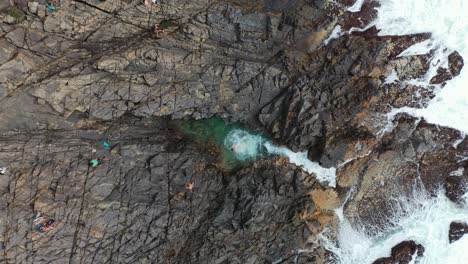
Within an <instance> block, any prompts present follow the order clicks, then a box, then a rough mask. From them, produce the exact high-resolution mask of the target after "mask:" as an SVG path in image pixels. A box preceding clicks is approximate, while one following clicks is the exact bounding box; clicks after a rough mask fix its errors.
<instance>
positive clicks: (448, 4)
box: [372, 0, 468, 132]
mask: <svg viewBox="0 0 468 264" xmlns="http://www.w3.org/2000/svg"><path fill="white" fill-rule="evenodd" d="M380 4H381V6H380V7H379V8H377V10H378V17H377V19H376V21H375V22H373V23H372V24H373V25H376V26H377V28H378V29H380V30H381V31H380V33H379V35H407V34H415V33H431V34H432V38H431V39H430V40H426V41H424V42H422V43H419V44H416V45H414V46H413V47H410V48H409V49H408V50H406V51H404V52H403V53H402V54H401V56H407V55H411V54H425V53H427V52H428V51H429V50H433V51H434V55H433V57H432V60H431V68H430V70H429V72H428V74H427V75H426V76H425V78H423V80H417V81H418V82H419V83H420V84H423V85H429V80H430V79H431V78H432V77H433V76H434V75H435V74H436V71H437V69H438V68H439V67H447V65H448V62H447V61H448V59H447V57H448V55H449V54H450V53H451V52H453V51H458V52H459V53H460V55H461V56H462V57H463V58H464V59H465V61H466V59H467V58H468V16H467V15H466V14H467V12H468V1H466V0H444V1H443V0H412V1H399V0H385V1H380ZM466 113H468V69H467V67H464V68H463V69H462V72H461V74H460V75H459V76H458V77H456V78H454V79H453V80H451V81H449V82H448V83H447V85H446V86H445V87H444V88H443V89H441V90H440V92H438V93H437V95H436V96H435V98H433V99H432V100H431V101H430V103H429V105H428V107H427V108H423V109H415V110H414V111H412V114H413V115H415V116H420V117H424V118H425V119H426V120H427V121H428V122H430V123H434V124H438V125H442V126H447V127H452V128H455V129H458V130H460V131H463V132H468V122H467V121H466V120H467V118H466V117H465V115H466Z"/></svg>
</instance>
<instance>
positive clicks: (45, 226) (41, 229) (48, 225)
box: [36, 219, 55, 234]
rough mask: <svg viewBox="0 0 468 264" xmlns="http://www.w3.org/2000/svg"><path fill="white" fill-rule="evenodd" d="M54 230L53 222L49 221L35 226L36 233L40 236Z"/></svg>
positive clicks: (52, 220)
mask: <svg viewBox="0 0 468 264" xmlns="http://www.w3.org/2000/svg"><path fill="white" fill-rule="evenodd" d="M54 229H55V220H54V219H49V220H47V222H42V223H39V224H38V225H37V226H36V231H37V232H38V233H40V234H44V233H45V232H48V231H51V230H54Z"/></svg>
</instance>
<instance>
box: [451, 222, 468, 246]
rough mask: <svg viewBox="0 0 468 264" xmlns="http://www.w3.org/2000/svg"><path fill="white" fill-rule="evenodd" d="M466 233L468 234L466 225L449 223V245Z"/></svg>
mask: <svg viewBox="0 0 468 264" xmlns="http://www.w3.org/2000/svg"><path fill="white" fill-rule="evenodd" d="M466 233H468V225H467V224H466V223H457V222H452V223H450V230H449V241H450V243H453V242H455V241H457V240H458V239H460V238H461V237H462V236H464V235H465V234H466Z"/></svg>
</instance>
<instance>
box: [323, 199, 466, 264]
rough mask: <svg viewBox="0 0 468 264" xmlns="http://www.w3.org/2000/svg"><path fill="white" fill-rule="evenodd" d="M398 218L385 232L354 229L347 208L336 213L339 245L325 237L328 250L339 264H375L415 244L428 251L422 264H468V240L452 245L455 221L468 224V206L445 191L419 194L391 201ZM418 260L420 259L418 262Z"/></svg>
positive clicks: (368, 228) (390, 223)
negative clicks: (399, 246)
mask: <svg viewBox="0 0 468 264" xmlns="http://www.w3.org/2000/svg"><path fill="white" fill-rule="evenodd" d="M390 202H391V203H392V205H393V210H394V214H393V215H392V216H390V218H389V219H388V222H389V225H388V226H387V227H386V228H384V229H383V230H382V229H375V228H373V227H368V226H359V225H357V226H356V225H352V224H351V223H350V222H349V221H348V220H347V219H346V218H345V217H344V216H343V208H339V209H337V210H336V214H337V215H338V217H339V218H340V229H339V235H338V241H330V240H328V239H327V238H325V237H324V236H322V241H323V242H324V245H325V247H326V248H327V249H328V250H330V251H332V252H333V253H335V255H336V256H337V259H336V260H337V261H338V263H342V264H371V263H372V262H373V261H375V260H376V259H378V258H382V257H388V256H390V251H391V248H392V247H393V246H395V245H397V244H398V243H400V242H402V241H407V240H413V241H415V242H416V243H419V244H422V245H423V246H424V248H425V251H424V255H423V258H421V259H419V260H418V262H415V263H419V264H465V263H468V247H467V246H468V236H464V237H462V239H460V240H458V241H455V242H454V243H452V244H450V243H449V240H448V237H449V226H450V223H451V222H453V221H459V222H466V221H468V206H467V205H466V204H465V205H457V204H454V203H453V202H451V201H450V200H449V199H448V198H447V197H446V196H445V194H444V192H443V190H441V191H440V192H439V193H438V194H437V195H436V196H435V197H431V196H430V195H429V194H427V193H425V192H424V190H417V191H416V192H415V193H414V195H413V196H412V197H405V198H403V197H396V198H395V199H394V200H393V201H390ZM415 260H416V259H415Z"/></svg>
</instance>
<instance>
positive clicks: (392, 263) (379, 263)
mask: <svg viewBox="0 0 468 264" xmlns="http://www.w3.org/2000/svg"><path fill="white" fill-rule="evenodd" d="M423 254H424V247H423V246H422V245H419V244H416V243H415V242H414V241H404V242H401V243H400V244H398V245H396V246H394V247H393V248H392V253H391V256H390V257H388V258H380V259H378V260H376V261H374V262H373V264H409V263H412V260H413V258H414V257H416V259H417V258H418V257H422V256H423Z"/></svg>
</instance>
